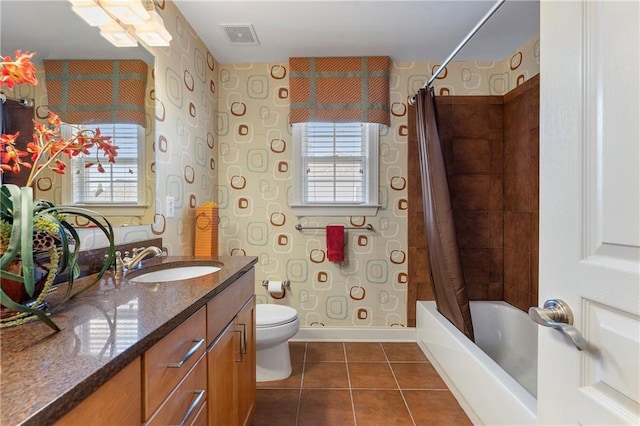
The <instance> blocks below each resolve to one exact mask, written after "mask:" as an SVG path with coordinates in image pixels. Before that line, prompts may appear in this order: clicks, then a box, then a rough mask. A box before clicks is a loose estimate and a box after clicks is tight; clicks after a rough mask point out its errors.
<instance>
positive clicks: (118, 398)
mask: <svg viewBox="0 0 640 426" xmlns="http://www.w3.org/2000/svg"><path fill="white" fill-rule="evenodd" d="M140 365H141V362H140V358H139V357H138V358H136V359H135V360H134V361H133V362H132V363H131V364H129V365H128V366H126V367H125V368H124V369H123V370H121V371H120V372H118V373H117V374H116V375H115V376H113V377H112V378H111V379H109V381H107V382H106V383H105V384H103V385H102V386H100V387H99V388H98V390H96V391H95V392H94V393H92V394H91V395H89V397H87V398H86V399H85V400H84V401H82V402H81V403H80V404H79V405H77V406H76V407H75V408H74V409H72V410H71V411H69V412H68V413H67V414H65V415H64V417H62V418H61V419H60V420H58V421H57V422H56V425H57V426H67V425H69V426H75V425H92V426H93V425H96V426H112V425H136V424H140V418H141V409H140V399H141V394H142V391H141V385H140Z"/></svg>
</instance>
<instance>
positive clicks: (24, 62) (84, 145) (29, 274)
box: [0, 51, 118, 331]
mask: <svg viewBox="0 0 640 426" xmlns="http://www.w3.org/2000/svg"><path fill="white" fill-rule="evenodd" d="M34 55H35V53H29V52H24V53H23V52H21V51H16V52H15V58H14V59H12V58H11V57H9V56H6V57H3V58H2V62H0V87H2V86H7V87H8V88H13V87H14V86H15V85H17V84H28V85H32V86H35V85H37V84H38V81H37V78H36V75H35V70H36V68H35V66H34V64H33V63H32V62H31V58H32V57H33V56H34ZM61 124H62V122H61V120H60V117H59V116H58V115H57V114H55V113H54V112H51V111H50V112H49V117H48V120H47V124H46V125H44V124H41V123H39V122H36V121H35V120H34V121H33V125H34V130H33V140H32V141H31V142H29V143H28V144H27V146H26V150H21V149H19V148H18V147H17V146H16V139H17V137H18V136H19V133H15V134H2V135H0V160H1V162H0V178H1V175H2V174H3V173H7V172H11V173H19V172H20V171H21V170H22V169H23V168H25V169H31V172H30V174H29V177H28V179H27V181H26V184H25V186H23V187H18V186H17V185H10V184H2V186H1V188H0V201H1V207H0V254H1V257H0V278H1V279H2V287H1V288H0V304H1V305H2V307H3V308H4V309H3V315H2V316H1V318H0V327H5V326H11V325H17V324H21V323H23V322H26V321H29V320H31V319H33V318H39V319H40V320H42V321H43V322H45V323H46V324H47V325H49V326H50V327H51V328H53V329H54V330H56V331H59V330H60V328H59V327H58V326H57V325H56V324H55V323H54V322H53V321H52V320H51V318H50V317H49V315H47V312H45V309H44V308H43V306H44V305H43V304H42V302H43V300H44V297H45V296H46V293H47V291H48V289H49V287H50V286H51V285H52V283H53V279H54V278H55V274H56V273H57V272H58V271H60V272H64V271H68V272H69V285H68V287H67V293H66V295H65V297H64V298H63V301H62V303H63V302H65V301H67V300H69V299H71V298H73V297H75V296H77V295H78V294H81V293H82V292H84V291H86V290H87V289H89V288H90V287H91V286H93V285H94V284H95V283H96V282H98V281H99V280H100V278H101V277H102V275H103V274H104V273H105V272H106V270H107V269H108V267H109V265H110V264H111V263H112V261H113V258H114V256H115V246H114V238H113V228H112V227H111V224H110V223H109V222H108V221H107V220H106V219H105V218H104V216H102V215H101V214H99V213H97V212H94V211H91V210H86V209H82V208H76V207H67V206H65V207H56V206H54V205H53V204H52V203H50V202H48V201H44V200H36V201H34V200H33V189H32V185H33V183H34V182H35V179H36V177H37V176H38V175H39V174H40V173H41V172H42V171H43V170H46V169H49V170H51V171H53V172H55V173H58V174H64V173H65V166H66V163H65V162H64V161H62V158H61V157H62V156H63V155H64V156H66V157H67V158H72V157H75V156H78V155H83V154H84V155H90V153H91V150H95V158H96V160H95V162H90V163H87V164H86V166H85V167H92V166H93V165H96V167H97V170H98V171H99V172H101V173H103V172H104V167H103V165H102V163H101V159H100V153H103V155H104V157H105V158H106V160H107V161H108V162H110V163H114V162H115V159H116V157H117V152H118V147H117V146H116V145H114V144H113V143H112V142H111V140H110V138H109V137H105V136H102V135H101V134H100V129H95V130H82V131H78V132H77V133H76V135H75V136H74V137H73V138H67V139H65V138H63V137H62V136H61V135H60V126H61ZM69 215H73V216H80V217H83V218H85V219H87V220H88V221H89V222H90V223H91V224H92V225H94V226H96V227H98V228H99V229H100V230H101V231H102V232H103V233H104V234H105V236H106V237H107V239H108V241H109V253H108V256H107V259H106V261H105V264H104V266H103V267H102V269H101V271H100V272H99V273H98V274H97V276H96V278H95V280H93V281H92V282H90V283H89V284H87V285H86V286H85V287H84V288H82V289H80V290H78V291H76V292H74V291H73V282H74V279H75V278H77V276H78V272H79V267H78V264H77V259H78V254H79V252H80V244H79V241H80V239H79V236H78V233H77V231H76V230H75V228H74V227H73V226H72V225H71V224H70V222H69V221H68V220H67V217H68V216H69ZM71 246H73V248H71ZM41 251H45V252H48V256H47V260H48V264H47V268H45V271H46V273H45V274H40V275H44V276H43V277H41V276H38V271H39V266H38V265H36V264H35V263H34V252H41ZM40 269H41V268H40ZM16 283H17V286H18V287H19V290H21V291H19V292H17V293H16V291H13V292H9V291H8V288H9V284H12V285H13V286H14V287H15V285H16ZM5 284H6V286H5ZM5 290H7V291H5ZM21 293H24V294H25V295H26V297H27V298H31V299H34V300H31V301H30V302H29V303H26V302H25V300H21V299H19V296H16V294H21ZM16 299H19V300H16ZM7 312H8V313H7Z"/></svg>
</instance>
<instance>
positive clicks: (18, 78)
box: [0, 50, 38, 89]
mask: <svg viewBox="0 0 640 426" xmlns="http://www.w3.org/2000/svg"><path fill="white" fill-rule="evenodd" d="M33 55H35V52H33V53H29V52H24V53H21V52H20V50H16V52H15V56H16V59H15V60H11V57H10V56H5V57H4V58H3V59H2V62H1V63H0V67H1V68H0V86H7V87H8V88H9V89H12V88H13V86H14V85H16V84H29V85H31V86H36V85H37V84H38V79H37V78H36V67H35V65H33V63H31V58H32V57H33Z"/></svg>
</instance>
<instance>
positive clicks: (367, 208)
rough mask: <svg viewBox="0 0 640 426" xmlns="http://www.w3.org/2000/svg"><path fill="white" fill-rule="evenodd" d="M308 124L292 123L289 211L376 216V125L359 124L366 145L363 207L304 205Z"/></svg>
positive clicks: (377, 150)
mask: <svg viewBox="0 0 640 426" xmlns="http://www.w3.org/2000/svg"><path fill="white" fill-rule="evenodd" d="M306 124H307V123H295V124H293V125H292V132H293V147H292V152H293V165H292V171H293V184H292V203H291V205H290V207H291V208H292V209H293V211H294V214H295V215H296V216H299V217H302V216H375V215H376V214H377V212H378V208H379V207H380V206H379V203H378V197H379V186H378V181H379V177H378V176H379V173H380V164H379V140H380V125H379V124H376V123H361V124H362V125H364V126H366V130H365V132H364V133H365V143H366V144H367V145H368V146H367V152H368V155H367V157H366V159H365V169H366V173H367V175H366V178H365V185H366V189H365V200H364V202H362V203H307V202H305V201H304V199H303V196H304V188H303V184H304V183H305V180H306V179H305V177H306V176H305V171H304V167H303V165H304V164H305V157H304V156H303V153H304V149H303V143H305V141H304V140H303V138H304V131H303V130H304V126H306Z"/></svg>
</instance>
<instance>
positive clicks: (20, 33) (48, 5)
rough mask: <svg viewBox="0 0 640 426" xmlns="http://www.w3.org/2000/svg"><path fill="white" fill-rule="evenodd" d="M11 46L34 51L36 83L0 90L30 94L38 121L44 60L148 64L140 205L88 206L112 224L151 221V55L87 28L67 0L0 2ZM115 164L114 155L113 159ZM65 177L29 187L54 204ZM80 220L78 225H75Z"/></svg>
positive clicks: (4, 38) (1, 39)
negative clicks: (142, 199)
mask: <svg viewBox="0 0 640 426" xmlns="http://www.w3.org/2000/svg"><path fill="white" fill-rule="evenodd" d="M16 50H22V51H29V52H37V54H36V56H34V57H33V62H34V64H35V65H36V68H37V77H38V81H39V85H38V86H36V87H31V86H16V87H15V88H14V90H9V89H7V88H6V87H3V88H2V89H1V90H2V92H3V93H4V94H5V95H6V96H7V98H9V99H21V98H27V99H33V100H34V103H35V105H34V113H35V118H36V119H37V120H40V119H46V117H47V115H48V109H47V107H46V105H47V98H46V83H45V78H44V67H43V62H42V61H43V60H46V59H110V60H114V59H140V60H143V61H144V62H146V63H147V66H148V69H149V72H148V74H147V86H148V87H147V91H146V93H147V96H146V97H145V103H146V105H145V110H146V116H147V118H146V126H145V133H146V134H145V138H144V139H145V143H144V146H145V153H144V154H145V165H144V170H141V171H140V174H143V173H144V175H145V176H146V178H147V183H146V194H145V204H144V207H143V208H141V209H137V210H135V211H132V212H131V213H129V212H124V213H123V211H122V209H118V208H115V209H114V208H112V209H111V211H107V210H106V209H105V210H102V209H101V208H100V207H90V208H91V209H93V210H97V211H100V212H101V213H103V214H105V215H106V216H108V217H109V220H110V222H111V223H112V225H114V226H121V225H139V224H150V223H153V219H154V213H155V206H154V202H155V182H154V178H155V177H154V173H153V170H152V168H153V163H154V161H155V158H154V151H153V142H154V139H155V131H154V128H155V105H154V104H153V100H152V96H150V95H149V94H150V92H151V91H152V90H153V89H154V88H153V83H154V81H153V75H152V71H153V65H154V60H155V58H154V56H153V55H152V53H151V52H149V51H148V50H146V49H145V48H143V47H141V46H138V47H115V46H113V45H112V44H111V43H109V42H108V41H107V40H106V39H104V38H103V37H102V36H100V33H99V29H98V28H97V27H91V26H89V25H88V24H87V23H86V22H84V21H83V20H82V19H81V18H80V17H79V16H78V15H76V14H75V13H74V12H73V11H72V10H71V3H70V2H68V1H66V0H56V1H35V0H2V2H0V53H1V54H2V55H11V56H12V57H13V55H14V52H15V51H16ZM116 163H117V159H116ZM66 180H67V179H65V177H64V176H58V175H55V174H54V173H51V174H50V175H47V176H43V180H42V182H39V183H38V184H37V185H35V187H34V191H35V192H36V196H37V197H38V198H46V199H49V200H50V201H52V202H54V203H55V204H62V193H63V185H65V184H66V183H65V182H66ZM79 225H81V224H79Z"/></svg>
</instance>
